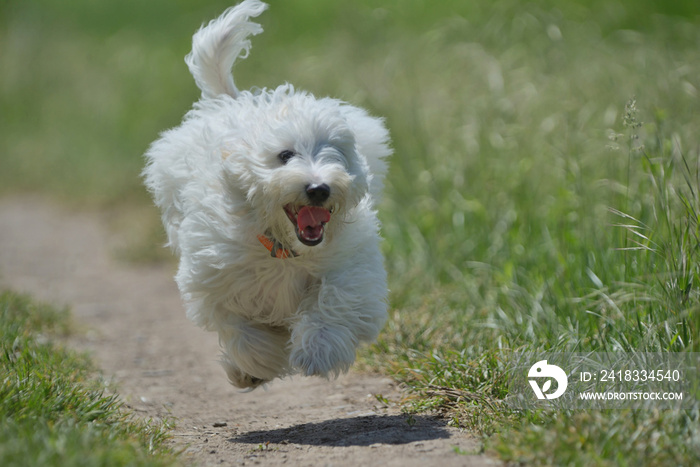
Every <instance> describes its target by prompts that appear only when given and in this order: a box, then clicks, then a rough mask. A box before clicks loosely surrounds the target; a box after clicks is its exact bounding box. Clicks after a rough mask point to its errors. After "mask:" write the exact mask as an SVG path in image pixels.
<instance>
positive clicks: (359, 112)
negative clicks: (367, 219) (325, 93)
mask: <svg viewBox="0 0 700 467" xmlns="http://www.w3.org/2000/svg"><path fill="white" fill-rule="evenodd" d="M342 111H343V113H344V115H345V118H346V120H347V123H348V126H349V127H350V130H351V131H352V132H353V134H354V136H355V143H356V145H357V152H358V156H359V157H360V158H363V159H364V160H365V162H366V163H367V166H368V167H369V174H368V176H367V182H368V184H369V192H370V194H371V195H372V198H373V199H374V202H375V203H379V202H380V201H381V197H382V191H383V189H384V177H385V176H386V173H387V170H388V163H387V158H388V157H389V156H391V154H392V153H393V152H394V151H393V149H392V148H391V146H390V143H391V138H390V136H389V130H387V128H386V126H385V125H384V120H383V119H381V118H376V117H372V116H371V115H369V114H368V113H367V112H366V111H365V110H363V109H360V108H358V107H354V106H351V105H344V106H342Z"/></svg>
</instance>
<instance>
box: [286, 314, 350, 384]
mask: <svg viewBox="0 0 700 467" xmlns="http://www.w3.org/2000/svg"><path fill="white" fill-rule="evenodd" d="M356 344H357V341H356V339H354V337H353V336H352V334H351V333H350V331H349V330H348V329H347V328H343V327H337V326H336V327H330V326H321V327H313V328H310V329H309V328H307V329H305V330H301V329H295V331H294V333H293V335H292V351H291V353H290V356H289V363H290V365H291V366H292V367H293V368H296V369H298V370H300V371H301V373H302V374H303V375H305V376H312V375H313V376H323V377H331V376H333V377H337V376H338V375H339V374H340V373H345V372H346V371H348V369H350V366H351V365H352V364H353V362H354V361H355V346H356Z"/></svg>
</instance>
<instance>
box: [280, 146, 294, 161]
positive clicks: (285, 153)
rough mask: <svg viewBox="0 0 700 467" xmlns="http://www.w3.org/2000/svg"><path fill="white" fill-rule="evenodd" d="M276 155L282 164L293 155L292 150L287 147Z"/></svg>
mask: <svg viewBox="0 0 700 467" xmlns="http://www.w3.org/2000/svg"><path fill="white" fill-rule="evenodd" d="M277 157H279V159H280V160H281V161H282V163H283V164H286V163H287V162H289V159H291V158H292V157H294V151H290V150H288V149H287V150H284V151H282V152H281V153H279V154H278V155H277Z"/></svg>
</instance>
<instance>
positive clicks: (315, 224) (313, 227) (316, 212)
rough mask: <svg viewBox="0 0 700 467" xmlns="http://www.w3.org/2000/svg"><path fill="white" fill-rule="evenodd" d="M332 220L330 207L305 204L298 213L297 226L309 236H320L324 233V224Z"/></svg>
mask: <svg viewBox="0 0 700 467" xmlns="http://www.w3.org/2000/svg"><path fill="white" fill-rule="evenodd" d="M330 220H331V213H330V211H328V209H324V208H321V207H318V206H304V207H303V208H301V209H300V210H299V213H298V214H297V226H298V227H299V231H300V232H304V233H305V234H306V236H307V237H312V238H313V237H319V236H320V235H321V234H323V224H326V223H327V222H328V221H330Z"/></svg>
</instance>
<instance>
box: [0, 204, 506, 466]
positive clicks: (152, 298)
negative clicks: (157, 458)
mask: <svg viewBox="0 0 700 467" xmlns="http://www.w3.org/2000/svg"><path fill="white" fill-rule="evenodd" d="M104 221H105V219H101V216H100V215H97V214H94V213H92V214H91V213H84V212H78V213H76V212H72V211H69V210H66V209H65V208H61V207H59V206H56V205H54V204H53V203H50V202H48V201H46V200H44V199H39V198H32V197H25V198H19V197H11V198H4V199H0V288H11V289H13V290H16V291H21V292H28V293H30V294H32V295H33V296H34V297H36V298H38V299H41V300H44V301H48V302H50V303H54V304H57V305H59V306H63V305H67V306H69V307H70V308H71V309H72V311H73V314H74V317H75V319H76V321H77V322H78V323H79V324H80V325H81V326H82V327H84V328H85V329H86V332H85V333H84V334H81V335H80V336H78V337H77V338H75V340H74V341H73V342H71V345H73V346H75V347H77V348H80V349H83V350H88V351H89V352H90V353H91V354H92V355H93V357H94V358H95V360H96V362H97V363H98V365H99V366H100V368H101V369H102V371H103V373H104V376H105V378H107V379H108V380H111V381H114V382H115V383H116V384H117V386H118V388H119V392H120V394H121V395H122V396H123V398H124V400H125V402H126V404H127V405H128V406H129V407H131V408H132V409H133V410H135V411H136V412H137V413H138V414H140V415H143V416H144V417H152V418H154V419H160V418H163V417H167V418H168V419H170V420H172V421H174V422H175V429H174V437H173V441H172V443H173V444H174V445H175V447H176V448H177V449H182V450H184V451H185V453H184V457H183V459H185V461H186V462H190V461H191V462H192V463H196V464H199V465H244V464H245V465H251V464H260V465H282V464H286V465H295V466H296V465H314V466H315V465H363V466H365V465H382V466H399V465H400V466H412V465H415V466H419V465H420V466H432V465H440V466H441V467H446V466H451V465H496V464H498V463H497V462H495V461H493V460H492V459H489V458H488V457H485V456H483V455H478V454H476V450H477V449H478V446H479V443H478V442H477V441H476V440H475V439H474V438H473V437H471V436H470V435H468V434H465V433H463V432H461V431H460V430H457V429H454V428H451V427H447V426H446V425H445V423H444V422H443V421H440V420H437V419H434V418H431V417H423V416H416V417H414V420H415V424H409V423H408V422H407V417H406V416H405V415H402V414H401V413H400V412H399V410H398V409H397V408H396V407H395V406H394V404H391V405H390V406H389V407H385V406H383V405H382V404H380V403H379V402H378V401H377V399H376V397H375V396H374V395H375V394H382V395H383V396H384V397H386V398H388V399H389V400H390V401H396V400H398V399H399V398H400V397H401V392H400V391H399V390H398V389H397V388H396V386H395V385H394V384H393V383H392V381H391V380H390V379H388V378H382V377H377V376H368V375H363V374H358V373H355V372H350V373H349V374H348V375H346V376H344V377H341V378H339V379H338V380H335V381H330V382H329V381H325V380H322V379H319V378H300V377H297V378H293V379H287V380H284V381H275V382H274V383H273V384H271V385H270V386H269V389H268V390H267V391H264V390H256V391H253V392H249V393H241V392H239V391H238V390H236V389H235V388H233V387H232V386H230V385H229V384H228V383H227V381H226V377H225V375H224V372H223V370H222V369H221V368H220V367H219V365H218V364H217V363H216V359H217V356H218V344H217V341H216V336H215V335H214V334H212V333H206V332H204V331H202V330H200V329H199V328H197V327H195V326H194V325H193V324H192V323H190V322H189V321H188V320H187V319H186V318H185V314H184V311H183V308H182V305H181V303H180V299H179V296H178V293H177V290H176V288H175V284H174V282H173V280H172V275H173V270H172V266H168V267H132V266H127V265H124V264H122V263H120V262H118V261H116V260H115V258H114V257H113V253H112V252H113V251H114V246H115V238H114V236H113V235H112V234H110V232H109V230H108V229H107V227H106V222H104ZM456 448H458V449H459V450H461V452H467V453H474V454H471V455H464V454H457V453H456Z"/></svg>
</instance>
